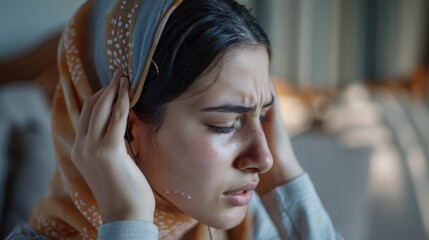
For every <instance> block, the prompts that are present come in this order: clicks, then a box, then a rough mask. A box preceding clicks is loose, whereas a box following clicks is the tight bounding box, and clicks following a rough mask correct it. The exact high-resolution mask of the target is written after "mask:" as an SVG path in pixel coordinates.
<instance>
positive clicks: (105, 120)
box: [72, 70, 155, 223]
mask: <svg viewBox="0 0 429 240" xmlns="http://www.w3.org/2000/svg"><path fill="white" fill-rule="evenodd" d="M128 91H129V80H128V79H127V78H125V77H121V72H120V71H118V70H117V71H116V72H115V73H114V76H113V80H112V81H111V83H110V84H109V86H107V87H106V88H103V89H101V90H100V91H98V92H97V93H96V94H94V96H92V97H91V98H89V99H88V100H87V101H85V104H84V106H83V110H82V113H81V116H80V120H79V127H78V131H77V136H76V140H75V143H74V146H73V151H72V161H73V163H74V164H75V165H76V167H77V169H78V170H79V172H80V174H81V175H82V176H83V178H84V179H85V181H86V182H87V184H88V186H89V188H90V189H91V191H92V193H93V194H94V197H95V199H96V201H97V204H98V206H99V209H100V214H101V218H102V220H103V223H107V222H112V221H116V220H125V219H132V220H144V221H149V222H153V214H154V211H155V198H154V195H153V193H152V190H151V188H150V186H149V183H148V182H147V180H146V178H145V176H144V175H143V173H142V171H141V170H140V169H139V168H138V166H137V165H136V164H135V162H134V160H133V159H132V158H131V156H130V154H129V153H128V151H127V147H126V144H125V139H124V133H125V130H126V126H127V119H128V112H129V107H130V104H129V94H128Z"/></svg>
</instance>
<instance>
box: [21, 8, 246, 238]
mask: <svg viewBox="0 0 429 240" xmlns="http://www.w3.org/2000/svg"><path fill="white" fill-rule="evenodd" d="M181 1H182V0H94V1H91V0H90V1H88V2H86V3H85V4H84V5H83V6H82V7H81V8H80V9H79V10H78V12H77V13H76V14H75V15H74V17H73V18H72V19H71V21H70V22H69V23H68V25H67V26H66V27H65V29H64V31H63V34H62V38H61V42H60V46H59V54H58V68H59V73H60V79H59V85H58V87H57V89H56V92H55V96H54V100H53V109H52V130H53V140H54V145H55V150H56V158H57V170H56V172H55V174H54V177H53V180H52V181H51V184H50V186H49V189H48V191H47V193H46V194H45V196H44V197H43V199H42V200H41V201H40V202H39V204H38V205H37V206H36V208H35V210H34V212H33V214H32V216H31V218H30V220H29V224H30V226H31V227H32V228H33V229H35V230H36V231H37V232H39V233H40V234H43V235H45V236H47V237H49V238H52V239H96V238H97V232H98V231H97V229H98V227H99V226H100V225H101V224H102V221H101V217H100V214H99V210H98V206H97V203H96V201H95V198H94V196H93V195H92V193H91V191H90V189H89V187H88V185H87V184H86V183H85V181H84V179H83V178H82V176H81V175H80V174H79V171H78V170H77V168H76V167H75V166H74V164H73V162H72V161H71V158H70V155H71V150H72V147H73V143H74V139H75V136H76V130H77V128H78V122H79V116H80V112H81V110H82V106H83V103H84V102H85V100H86V99H88V98H89V97H90V96H92V95H93V94H94V93H95V92H96V90H97V89H99V88H101V87H104V86H107V85H108V84H109V82H110V81H111V78H112V73H113V71H114V70H115V69H117V68H119V69H121V70H122V72H123V73H124V74H126V75H128V76H129V78H130V81H131V88H130V97H131V105H132V106H133V105H134V104H135V103H136V101H137V100H138V98H139V97H140V94H141V91H142V88H143V85H144V81H145V79H146V76H147V73H148V71H149V67H150V65H151V64H153V62H152V56H153V53H154V51H155V49H156V45H157V43H158V40H159V38H160V35H161V33H162V30H163V27H164V25H165V23H166V21H167V20H168V17H169V16H170V14H171V13H172V12H173V11H174V9H175V8H176V7H177V6H179V5H180V3H181ZM155 199H156V210H155V216H154V223H155V224H156V225H157V226H158V229H159V237H160V239H209V235H208V231H207V227H206V226H205V225H204V224H200V223H198V222H197V221H196V220H194V219H192V218H191V217H189V216H186V215H185V214H183V213H182V212H181V211H180V210H179V209H177V208H176V207H175V206H173V205H172V204H171V203H168V202H167V201H166V200H165V199H162V197H160V196H158V195H157V194H156V193H155ZM212 233H213V235H214V239H228V238H229V239H251V219H250V217H249V215H247V217H246V218H245V220H244V221H243V222H242V223H241V224H240V225H239V226H237V227H236V228H234V229H232V230H229V231H227V232H225V231H220V230H213V231H212Z"/></svg>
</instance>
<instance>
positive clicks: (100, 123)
mask: <svg viewBox="0 0 429 240" xmlns="http://www.w3.org/2000/svg"><path fill="white" fill-rule="evenodd" d="M120 78H121V72H120V71H115V74H114V76H113V79H112V81H111V82H110V84H109V86H107V88H106V89H105V91H104V92H103V94H102V95H101V96H100V98H99V99H98V101H97V102H96V103H95V104H94V106H93V108H92V112H91V119H90V123H89V126H88V127H89V130H88V135H89V136H90V137H91V138H94V139H99V138H100V137H101V135H103V134H104V131H105V129H106V127H107V125H108V123H109V118H110V114H111V110H112V106H113V104H114V101H115V98H116V96H117V91H118V87H119V80H120Z"/></svg>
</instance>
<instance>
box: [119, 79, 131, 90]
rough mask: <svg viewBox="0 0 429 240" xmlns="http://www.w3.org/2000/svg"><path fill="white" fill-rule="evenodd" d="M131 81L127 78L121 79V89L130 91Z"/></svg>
mask: <svg viewBox="0 0 429 240" xmlns="http://www.w3.org/2000/svg"><path fill="white" fill-rule="evenodd" d="M128 84H129V80H128V78H126V77H122V78H121V83H120V88H121V89H122V88H126V89H128Z"/></svg>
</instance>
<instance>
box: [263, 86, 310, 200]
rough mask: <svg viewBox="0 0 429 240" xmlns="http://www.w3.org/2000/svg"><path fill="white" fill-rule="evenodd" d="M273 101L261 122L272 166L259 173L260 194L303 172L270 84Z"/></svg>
mask: <svg viewBox="0 0 429 240" xmlns="http://www.w3.org/2000/svg"><path fill="white" fill-rule="evenodd" d="M272 92H273V94H274V98H275V101H274V103H273V106H272V107H271V109H270V110H269V111H268V112H267V116H266V120H265V121H263V122H262V127H263V129H264V133H265V137H266V138H267V143H268V147H269V149H270V151H271V154H272V156H273V167H272V168H271V169H270V170H269V171H268V172H266V173H264V174H261V175H260V178H261V181H260V183H259V185H258V188H257V191H258V193H259V194H260V195H261V196H262V195H264V194H266V193H268V192H270V191H271V190H273V189H274V188H276V187H277V186H279V185H282V184H284V183H286V182H288V181H289V180H291V179H293V178H295V177H297V176H299V175H301V174H303V173H304V170H303V169H302V167H301V165H300V164H299V162H298V160H297V159H296V157H295V154H294V153H293V150H292V147H291V144H290V139H289V135H288V133H287V130H286V127H285V124H284V122H283V120H282V118H281V112H280V106H279V101H278V98H277V96H276V94H275V89H274V86H272Z"/></svg>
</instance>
